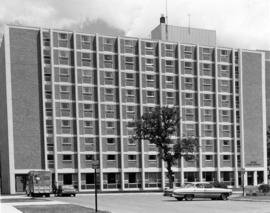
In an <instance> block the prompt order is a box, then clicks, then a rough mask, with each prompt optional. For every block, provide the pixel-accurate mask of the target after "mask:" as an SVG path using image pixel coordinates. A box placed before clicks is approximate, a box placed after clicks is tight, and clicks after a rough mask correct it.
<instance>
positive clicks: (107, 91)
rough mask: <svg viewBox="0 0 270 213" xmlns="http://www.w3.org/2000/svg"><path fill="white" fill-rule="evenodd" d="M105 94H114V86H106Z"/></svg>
mask: <svg viewBox="0 0 270 213" xmlns="http://www.w3.org/2000/svg"><path fill="white" fill-rule="evenodd" d="M105 95H113V89H112V88H105Z"/></svg>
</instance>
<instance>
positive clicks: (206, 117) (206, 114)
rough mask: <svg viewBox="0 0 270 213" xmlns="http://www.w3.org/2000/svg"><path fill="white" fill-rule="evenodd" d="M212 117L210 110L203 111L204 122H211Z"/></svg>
mask: <svg viewBox="0 0 270 213" xmlns="http://www.w3.org/2000/svg"><path fill="white" fill-rule="evenodd" d="M212 116H213V113H212V110H210V109H205V110H204V121H213V118H212Z"/></svg>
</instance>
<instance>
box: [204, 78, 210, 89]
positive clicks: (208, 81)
mask: <svg viewBox="0 0 270 213" xmlns="http://www.w3.org/2000/svg"><path fill="white" fill-rule="evenodd" d="M203 90H204V91H212V79H206V78H205V79H203Z"/></svg>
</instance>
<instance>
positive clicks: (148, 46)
mask: <svg viewBox="0 0 270 213" xmlns="http://www.w3.org/2000/svg"><path fill="white" fill-rule="evenodd" d="M153 48H154V44H153V43H151V42H145V49H153Z"/></svg>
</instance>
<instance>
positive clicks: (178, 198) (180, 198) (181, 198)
mask: <svg viewBox="0 0 270 213" xmlns="http://www.w3.org/2000/svg"><path fill="white" fill-rule="evenodd" d="M183 199H184V198H183V197H177V198H176V200H178V201H181V200H183Z"/></svg>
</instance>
